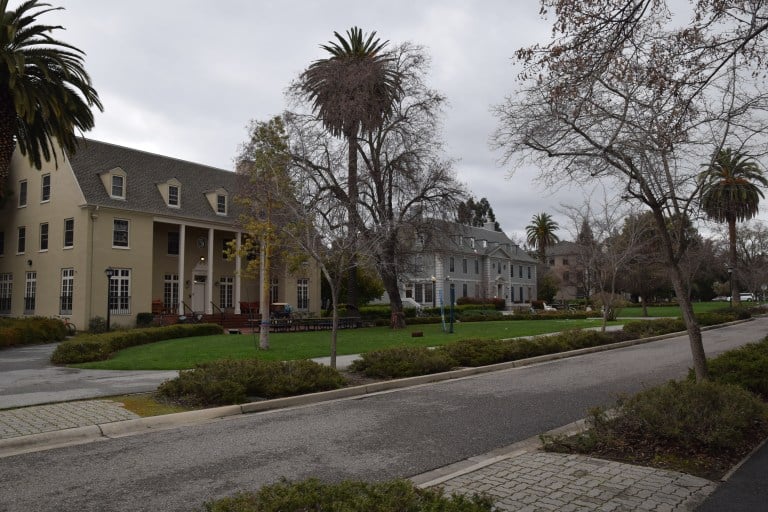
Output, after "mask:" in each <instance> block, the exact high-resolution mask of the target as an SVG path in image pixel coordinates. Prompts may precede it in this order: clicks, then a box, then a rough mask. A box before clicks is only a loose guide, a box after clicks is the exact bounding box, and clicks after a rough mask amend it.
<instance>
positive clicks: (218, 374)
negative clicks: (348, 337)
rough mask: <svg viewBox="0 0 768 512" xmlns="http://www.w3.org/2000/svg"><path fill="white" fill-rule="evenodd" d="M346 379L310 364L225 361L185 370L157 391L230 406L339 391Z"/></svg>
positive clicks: (185, 399)
mask: <svg viewBox="0 0 768 512" xmlns="http://www.w3.org/2000/svg"><path fill="white" fill-rule="evenodd" d="M344 383H345V381H344V377H342V376H341V374H340V373H339V372H338V371H336V370H335V369H334V368H330V367H328V366H325V365H322V364H319V363H316V362H314V361H310V360H308V359H307V360H299V361H264V360H260V359H241V360H233V359H222V360H219V361H213V362H210V363H204V364H200V365H198V366H197V367H195V368H193V369H191V370H182V371H180V372H179V376H178V377H176V378H175V379H171V380H167V381H165V382H164V383H162V384H161V385H160V387H159V388H158V389H157V391H158V393H160V395H162V396H165V397H168V398H171V399H174V400H179V401H182V402H184V403H189V404H193V405H229V404H240V403H244V402H248V401H250V400H252V399H256V398H278V397H283V396H293V395H301V394H305V393H314V392H317V391H327V390H330V389H338V388H340V387H341V386H343V385H344Z"/></svg>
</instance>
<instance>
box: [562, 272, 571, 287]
mask: <svg viewBox="0 0 768 512" xmlns="http://www.w3.org/2000/svg"><path fill="white" fill-rule="evenodd" d="M563 281H565V282H566V284H568V283H570V282H571V273H570V272H568V271H567V270H566V271H565V272H563Z"/></svg>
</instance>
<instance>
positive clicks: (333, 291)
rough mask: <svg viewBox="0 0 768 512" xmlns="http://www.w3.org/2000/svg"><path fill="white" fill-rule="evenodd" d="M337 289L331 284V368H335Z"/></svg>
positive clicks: (337, 317)
mask: <svg viewBox="0 0 768 512" xmlns="http://www.w3.org/2000/svg"><path fill="white" fill-rule="evenodd" d="M338 302H339V291H338V288H337V287H336V286H333V285H331V306H332V308H333V316H332V317H331V318H332V320H331V368H333V369H334V370H335V369H336V346H337V341H338V337H339V306H338Z"/></svg>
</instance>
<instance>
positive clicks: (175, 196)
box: [168, 185, 179, 206]
mask: <svg viewBox="0 0 768 512" xmlns="http://www.w3.org/2000/svg"><path fill="white" fill-rule="evenodd" d="M168 206H179V187H177V186H176V185H168Z"/></svg>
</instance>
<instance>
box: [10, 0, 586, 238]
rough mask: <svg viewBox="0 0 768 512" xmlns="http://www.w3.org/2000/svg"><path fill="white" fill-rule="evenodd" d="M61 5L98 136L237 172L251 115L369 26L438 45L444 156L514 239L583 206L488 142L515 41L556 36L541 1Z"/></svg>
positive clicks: (231, 0) (278, 100)
mask: <svg viewBox="0 0 768 512" xmlns="http://www.w3.org/2000/svg"><path fill="white" fill-rule="evenodd" d="M51 2H52V3H53V4H54V5H61V6H63V7H65V10H63V11H59V12H56V13H52V14H49V15H47V16H46V18H45V19H44V20H41V21H45V22H48V23H58V24H61V25H62V26H64V27H65V28H66V30H65V31H63V32H60V33H59V39H61V40H64V41H66V42H69V43H71V44H74V45H75V46H77V47H78V48H80V49H81V50H83V51H84V52H86V54H87V56H86V69H87V70H88V72H89V73H90V74H91V77H92V79H93V82H94V86H95V87H96V89H97V91H98V92H99V96H100V97H101V100H102V102H103V104H104V107H105V111H104V113H103V114H97V116H96V127H95V129H94V130H93V131H91V132H89V133H88V134H87V136H88V137H91V138H94V139H98V140H102V141H105V142H110V143H114V144H120V145H124V146H128V147H133V148H137V149H142V150H145V151H151V152H155V153H160V154H163V155H168V156H172V157H176V158H180V159H184V160H190V161H194V162H200V163H204V164H207V165H211V166H215V167H219V168H223V169H232V168H233V158H234V156H235V154H236V152H237V148H238V145H239V144H240V143H241V142H242V141H243V140H244V139H245V137H246V135H247V133H246V125H247V124H248V122H249V120H251V119H258V120H266V119H268V118H270V117H272V116H274V115H277V114H279V113H280V112H282V110H283V109H284V108H285V107H286V102H285V99H284V91H285V89H286V88H287V86H288V85H289V83H290V82H291V81H292V80H293V79H294V78H296V77H297V76H298V75H299V73H301V71H302V70H303V69H304V68H305V67H306V66H307V65H308V64H310V63H311V62H312V61H314V60H317V59H320V58H325V57H326V56H327V53H326V52H325V51H324V50H322V49H321V48H320V44H323V43H326V42H327V41H329V40H330V39H333V32H334V31H338V32H341V33H344V32H345V31H346V30H347V29H349V28H350V27H352V26H359V27H361V28H362V29H363V30H364V31H365V32H369V31H376V32H377V35H378V36H379V37H381V39H382V40H387V39H388V40H389V41H391V43H392V44H398V43H401V42H404V41H411V42H413V43H416V44H419V45H423V46H425V47H426V49H427V51H428V53H429V55H430V56H431V58H432V72H431V80H430V86H431V87H433V88H434V89H437V90H439V91H440V92H442V93H443V94H445V95H446V96H447V98H448V101H449V103H450V105H449V108H448V109H447V111H446V115H445V118H444V140H445V141H446V151H447V155H446V156H448V157H452V158H455V159H457V160H458V164H457V165H456V171H457V174H458V179H459V180H460V181H461V182H463V183H464V184H465V185H466V187H467V189H468V190H469V191H470V192H471V193H472V194H473V195H474V196H475V197H476V198H478V199H479V198H481V197H487V198H488V200H489V201H490V203H491V206H492V207H493V209H494V211H495V213H496V216H497V220H498V221H499V222H500V223H501V226H502V228H503V229H504V230H505V231H506V232H507V233H508V234H509V235H511V236H512V237H513V238H514V239H517V240H522V239H523V238H524V231H525V226H526V225H527V224H528V223H529V222H530V219H531V217H532V216H533V215H534V214H536V213H539V212H542V211H546V212H549V213H551V214H553V215H554V217H555V219H556V220H558V221H559V222H560V224H561V226H563V228H565V227H566V225H568V224H570V222H569V221H568V220H567V219H566V218H565V217H563V216H562V215H561V214H560V213H558V211H557V210H558V208H559V207H560V204H561V203H568V204H571V205H576V204H580V203H581V202H582V201H583V192H582V191H581V190H569V189H568V188H567V186H566V187H565V188H564V189H562V190H558V191H553V190H547V189H545V188H544V187H543V186H541V185H538V184H537V183H536V182H535V180H534V178H535V175H536V169H529V170H525V171H517V173H516V174H515V175H514V176H512V177H510V176H509V170H508V169H505V168H503V167H502V166H501V165H500V163H499V157H500V154H499V153H497V152H494V151H492V150H491V149H490V146H489V138H490V136H491V134H492V132H493V131H494V129H495V127H496V119H495V118H494V116H493V115H492V114H491V111H490V108H491V106H492V105H495V104H499V103H501V102H503V101H504V98H505V96H507V95H508V94H511V93H512V92H513V91H514V89H515V85H516V82H515V76H516V73H517V68H516V67H515V66H514V61H513V58H512V57H513V55H514V52H515V50H516V49H518V48H520V47H522V46H526V45H529V44H532V43H534V42H545V41H546V40H547V39H548V37H549V35H550V27H549V23H548V22H547V21H545V20H542V19H541V17H540V16H539V14H538V11H539V5H538V2H537V1H535V0H527V1H525V2H517V1H509V0H485V1H482V2H479V1H475V2H470V1H460V0H408V1H404V0H390V1H388V2H360V1H352V0H332V1H331V0H328V1H315V2H312V1H308V0H304V1H299V0H280V1H267V0H221V1H218V2H211V1H202V0H155V1H148V0H132V1H125V0H100V1H93V0H58V1H57V0H51ZM13 4H15V5H17V4H18V2H13ZM560 234H561V238H570V235H569V234H568V233H567V231H566V230H565V229H563V230H561V233H560Z"/></svg>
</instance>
